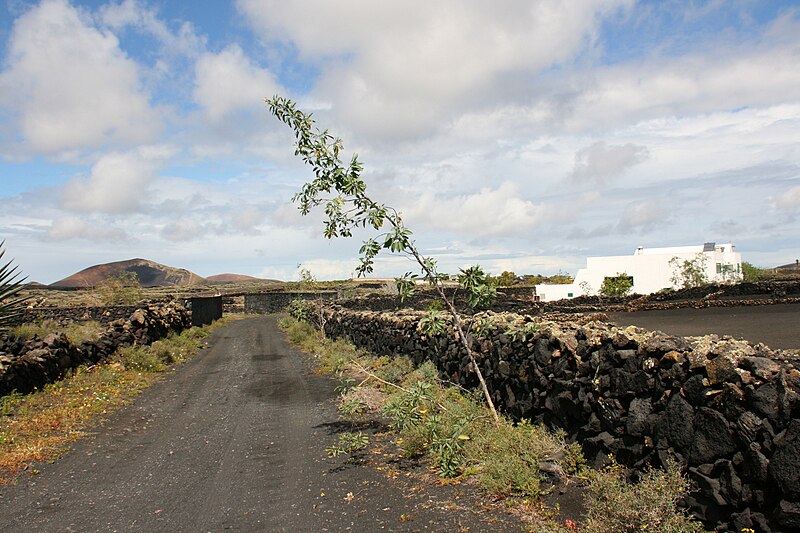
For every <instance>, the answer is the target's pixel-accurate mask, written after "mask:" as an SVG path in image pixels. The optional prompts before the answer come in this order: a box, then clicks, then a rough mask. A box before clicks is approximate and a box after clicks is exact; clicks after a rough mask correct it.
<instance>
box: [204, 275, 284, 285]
mask: <svg viewBox="0 0 800 533" xmlns="http://www.w3.org/2000/svg"><path fill="white" fill-rule="evenodd" d="M206 281H207V282H208V283H243V282H248V281H275V280H271V279H263V278H255V277H253V276H245V275H244V274H215V275H214V276H208V277H207V278H206Z"/></svg>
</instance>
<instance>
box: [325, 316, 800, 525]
mask: <svg viewBox="0 0 800 533" xmlns="http://www.w3.org/2000/svg"><path fill="white" fill-rule="evenodd" d="M324 312H325V314H326V319H327V322H326V324H325V329H326V332H327V333H328V334H329V335H331V336H334V337H346V338H348V339H350V340H351V341H352V342H354V343H355V344H356V345H357V346H360V347H363V348H366V349H367V350H369V351H371V352H373V353H376V354H386V355H406V356H409V357H410V358H412V359H413V360H414V362H415V363H417V364H419V363H421V362H423V361H424V360H430V361H432V362H433V363H434V364H436V366H437V367H438V368H439V371H440V374H441V376H442V377H443V378H445V379H448V380H451V381H454V382H456V383H458V384H460V385H462V386H465V387H475V386H477V378H476V376H475V373H474V372H473V371H471V370H470V365H469V359H468V358H467V356H466V353H465V352H464V350H463V348H462V347H461V346H460V344H459V343H457V342H455V338H454V336H453V335H452V334H442V335H436V336H429V335H426V334H424V333H422V332H421V331H420V330H419V329H418V323H419V319H420V318H421V316H423V314H422V313H420V312H415V311H408V310H406V311H400V312H395V313H380V312H372V311H353V310H348V309H344V308H342V307H338V306H328V307H326V309H325V311H324ZM482 319H485V320H490V321H491V322H492V323H493V324H494V325H495V329H493V330H489V331H487V332H486V333H484V334H482V335H470V342H471V343H472V348H473V349H474V350H475V352H476V357H477V359H478V363H479V365H480V367H481V370H482V371H483V373H484V377H485V378H486V380H487V385H488V386H489V390H490V391H491V395H492V397H493V400H494V401H495V403H496V405H497V406H498V408H499V409H501V410H503V411H505V412H507V413H509V414H510V415H511V416H512V417H514V418H517V419H521V418H527V419H532V420H534V421H536V422H540V423H544V424H546V425H548V426H550V427H557V428H562V429H564V430H565V431H566V432H567V434H568V436H569V438H570V439H572V440H576V441H579V442H580V443H581V444H582V446H583V449H584V452H585V454H586V456H587V457H588V458H589V460H590V462H592V463H594V465H595V466H603V465H604V464H605V463H607V462H608V460H609V456H610V455H613V456H614V457H616V458H617V460H618V461H620V462H621V463H623V464H625V465H627V466H629V467H630V468H631V469H632V472H633V473H634V477H635V474H636V472H641V471H642V470H643V469H644V468H646V467H647V466H648V465H653V466H660V465H663V464H664V462H665V459H666V457H667V456H668V455H673V456H675V457H676V458H677V459H678V460H679V461H681V463H682V464H683V465H685V466H686V468H687V472H688V475H689V477H690V479H691V480H692V481H693V482H694V483H695V484H696V487H697V490H695V491H694V492H692V493H691V494H690V495H688V496H687V497H685V499H684V501H683V504H684V505H685V506H686V507H688V508H689V509H690V511H691V512H692V513H693V514H694V515H695V516H696V517H698V518H699V519H701V520H703V521H704V522H705V523H706V524H712V525H716V526H717V527H719V528H723V530H733V531H738V530H741V529H742V528H752V529H754V530H755V531H770V530H772V531H790V530H798V528H800V401H799V400H798V398H800V371H798V368H797V367H798V361H797V360H796V359H791V357H792V356H791V355H790V354H783V353H779V352H774V351H772V350H770V349H769V348H767V347H765V346H763V345H756V346H753V345H750V344H748V343H746V342H744V341H736V340H732V339H728V338H719V337H716V336H707V337H696V338H679V337H671V336H666V335H663V334H660V333H651V332H647V331H645V330H642V329H639V328H635V327H628V328H625V329H621V328H618V327H615V326H612V325H609V324H607V323H603V322H584V323H578V322H574V321H572V322H566V321H564V322H554V321H550V322H546V321H542V322H539V321H534V319H532V318H531V317H523V316H519V315H513V314H506V313H504V314H493V313H485V314H482V315H477V316H476V317H473V318H469V319H468V321H467V325H468V326H469V325H472V324H475V323H477V322H478V321H479V320H482ZM534 330H535V331H534ZM526 331H527V332H528V333H527V334H526V333H525V332H526Z"/></svg>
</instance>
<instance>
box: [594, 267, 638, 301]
mask: <svg viewBox="0 0 800 533" xmlns="http://www.w3.org/2000/svg"><path fill="white" fill-rule="evenodd" d="M632 288H633V276H629V275H628V274H626V273H625V272H622V273H619V272H617V275H616V276H609V277H607V278H604V279H603V284H602V285H601V286H600V294H605V295H606V296H625V295H626V294H628V291H630V290H631V289H632Z"/></svg>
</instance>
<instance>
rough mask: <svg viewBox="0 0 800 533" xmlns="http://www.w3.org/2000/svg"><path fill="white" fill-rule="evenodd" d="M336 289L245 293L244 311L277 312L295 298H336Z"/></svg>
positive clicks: (256, 312) (254, 312) (253, 312)
mask: <svg viewBox="0 0 800 533" xmlns="http://www.w3.org/2000/svg"><path fill="white" fill-rule="evenodd" d="M336 296H337V293H336V291H319V292H258V293H251V294H245V295H244V312H245V313H252V314H257V315H259V314H269V313H277V312H280V311H283V310H284V309H286V306H287V305H289V302H291V301H292V300H294V299H297V298H301V299H303V300H317V299H323V300H334V299H336Z"/></svg>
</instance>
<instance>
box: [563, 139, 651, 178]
mask: <svg viewBox="0 0 800 533" xmlns="http://www.w3.org/2000/svg"><path fill="white" fill-rule="evenodd" d="M648 157H649V152H648V150H647V147H645V146H637V145H635V144H633V143H628V144H625V145H622V146H617V145H607V144H606V143H605V142H603V141H598V142H596V143H594V144H592V145H591V146H587V147H585V148H581V149H580V150H578V151H577V152H576V153H575V167H574V168H573V170H572V172H571V173H570V175H569V179H570V180H572V181H573V182H577V183H587V182H594V183H597V184H599V185H603V184H605V183H607V182H609V181H611V180H613V179H614V178H616V177H618V176H620V175H622V174H623V173H624V172H625V171H627V170H628V169H630V168H631V167H633V166H635V165H637V164H639V163H641V162H642V161H644V160H645V159H647V158H648Z"/></svg>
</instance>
